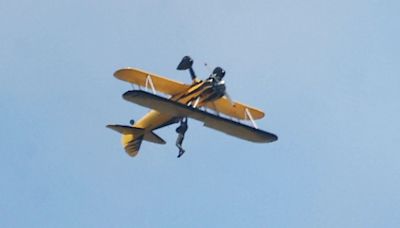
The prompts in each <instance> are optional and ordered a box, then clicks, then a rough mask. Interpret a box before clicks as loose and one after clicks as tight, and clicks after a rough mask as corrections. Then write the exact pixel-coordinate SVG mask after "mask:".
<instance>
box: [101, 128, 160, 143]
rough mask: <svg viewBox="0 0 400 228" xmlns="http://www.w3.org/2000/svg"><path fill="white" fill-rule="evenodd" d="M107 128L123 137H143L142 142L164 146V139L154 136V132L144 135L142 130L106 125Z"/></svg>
mask: <svg viewBox="0 0 400 228" xmlns="http://www.w3.org/2000/svg"><path fill="white" fill-rule="evenodd" d="M107 127H108V128H110V129H112V130H114V131H116V132H119V133H120V134H123V135H135V136H136V137H138V136H143V140H145V141H148V142H152V143H157V144H166V142H165V141H164V139H162V138H161V137H160V136H158V135H156V134H155V133H154V132H146V133H145V130H144V129H143V128H137V127H131V126H125V125H118V124H115V125H107Z"/></svg>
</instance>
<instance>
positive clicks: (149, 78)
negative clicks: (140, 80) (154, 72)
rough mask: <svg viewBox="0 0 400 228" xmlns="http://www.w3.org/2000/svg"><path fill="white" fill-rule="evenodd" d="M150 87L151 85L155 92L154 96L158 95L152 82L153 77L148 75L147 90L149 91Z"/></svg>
mask: <svg viewBox="0 0 400 228" xmlns="http://www.w3.org/2000/svg"><path fill="white" fill-rule="evenodd" d="M149 85H150V88H151V90H152V91H153V94H154V95H157V91H156V89H155V88H154V84H153V80H151V75H150V74H148V75H147V77H146V85H145V86H146V89H149Z"/></svg>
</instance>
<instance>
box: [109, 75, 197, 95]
mask: <svg viewBox="0 0 400 228" xmlns="http://www.w3.org/2000/svg"><path fill="white" fill-rule="evenodd" d="M114 76H115V77H116V78H118V79H120V80H123V81H127V82H129V83H133V84H136V85H139V86H143V87H146V86H151V85H150V84H149V83H152V84H153V85H154V89H155V90H157V91H159V92H161V93H165V94H169V95H175V94H178V93H181V92H183V91H185V90H187V89H188V88H189V87H190V86H189V85H185V84H183V83H181V82H178V81H174V80H171V79H168V78H166V77H162V76H159V75H156V74H153V73H149V72H146V71H143V70H140V69H136V68H123V69H120V70H117V71H116V72H115V73H114ZM149 79H151V82H150V81H149Z"/></svg>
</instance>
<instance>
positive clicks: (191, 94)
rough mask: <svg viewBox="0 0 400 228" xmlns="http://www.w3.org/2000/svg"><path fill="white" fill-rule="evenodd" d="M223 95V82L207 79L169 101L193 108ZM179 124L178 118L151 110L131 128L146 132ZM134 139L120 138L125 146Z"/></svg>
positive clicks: (195, 82)
mask: <svg viewBox="0 0 400 228" xmlns="http://www.w3.org/2000/svg"><path fill="white" fill-rule="evenodd" d="M224 93H225V84H224V82H223V81H220V82H216V81H214V80H213V79H211V78H209V79H207V80H205V81H194V82H193V84H192V85H191V86H190V88H189V89H188V90H186V91H184V92H181V93H178V94H176V95H174V96H172V97H171V98H170V100H173V101H176V102H179V103H182V104H186V105H191V106H193V107H202V106H204V105H206V104H207V103H209V102H212V101H215V100H217V99H219V98H221V97H222V96H224ZM177 122H179V117H174V116H169V115H167V114H165V113H163V114H161V113H160V112H158V111H156V110H151V111H150V112H148V113H147V114H146V115H144V116H143V117H142V118H141V119H139V120H138V121H137V122H136V123H135V124H134V125H133V127H137V128H142V129H144V130H145V134H146V133H147V132H151V131H153V130H155V129H158V128H161V127H164V126H168V125H170V124H173V123H177ZM133 139H134V135H130V134H126V135H123V137H122V143H123V144H124V145H127V144H128V143H129V142H131V141H132V140H133Z"/></svg>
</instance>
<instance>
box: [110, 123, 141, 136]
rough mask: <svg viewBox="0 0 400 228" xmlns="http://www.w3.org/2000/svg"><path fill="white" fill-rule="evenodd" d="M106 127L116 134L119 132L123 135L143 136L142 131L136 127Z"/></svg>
mask: <svg viewBox="0 0 400 228" xmlns="http://www.w3.org/2000/svg"><path fill="white" fill-rule="evenodd" d="M107 127H108V128H110V129H112V130H114V131H116V132H119V133H121V134H123V135H143V134H144V129H142V128H137V127H131V126H125V125H118V124H114V125H107Z"/></svg>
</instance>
